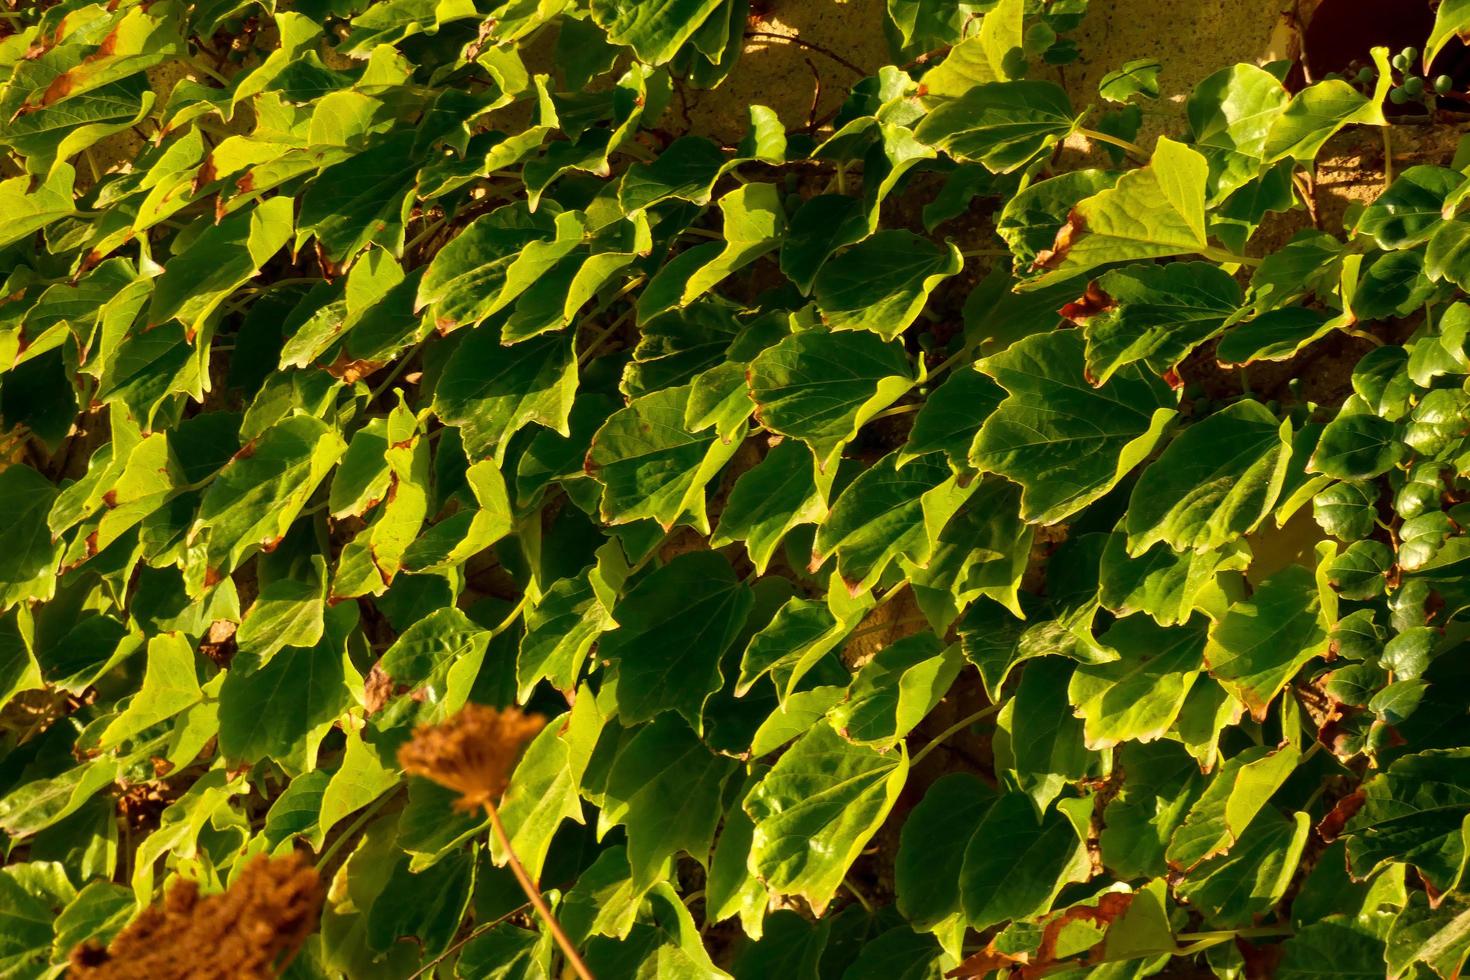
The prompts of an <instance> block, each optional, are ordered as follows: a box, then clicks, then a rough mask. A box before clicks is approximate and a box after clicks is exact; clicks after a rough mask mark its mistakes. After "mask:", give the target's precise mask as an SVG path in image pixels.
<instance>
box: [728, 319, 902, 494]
mask: <svg viewBox="0 0 1470 980" xmlns="http://www.w3.org/2000/svg"><path fill="white" fill-rule="evenodd" d="M911 371H912V369H911V367H910V365H909V360H908V357H907V356H906V355H905V354H904V351H903V348H902V346H900V345H898V344H889V343H885V342H884V341H882V340H881V339H879V338H878V337H876V336H874V335H872V334H870V333H867V332H866V331H863V332H860V333H855V334H851V335H838V334H832V333H826V332H817V331H806V332H803V333H794V334H792V335H791V336H789V337H787V338H785V339H784V340H782V341H781V342H780V343H778V344H776V345H775V346H773V347H768V348H766V349H765V350H764V351H762V352H761V353H760V354H759V355H758V356H757V357H756V358H755V360H754V361H752V362H751V364H750V371H749V373H748V375H747V377H748V379H749V383H750V397H751V398H752V399H754V401H755V404H756V419H757V420H758V421H759V422H760V424H761V425H763V426H765V427H766V428H767V429H769V430H771V431H772V432H776V433H779V434H780V435H784V436H790V437H792V438H794V439H800V440H802V441H803V442H805V443H806V444H807V445H809V446H811V447H812V451H813V452H814V453H815V454H816V457H817V461H818V464H819V466H820V467H821V468H822V469H824V470H827V469H830V465H831V463H832V461H833V460H834V459H835V458H836V455H837V453H838V452H839V450H840V449H841V447H842V446H843V445H844V444H845V443H847V442H848V441H849V440H851V439H853V438H854V437H855V436H856V435H857V432H858V429H860V428H862V426H863V424H864V423H866V422H867V421H868V420H869V419H871V418H872V417H873V416H874V415H877V414H878V413H879V412H880V411H882V410H883V409H885V408H887V407H888V406H889V405H892V404H893V403H894V402H895V401H897V400H898V399H899V398H900V397H902V396H903V395H904V394H905V393H906V392H907V391H908V390H909V389H910V388H912V387H913V384H914V381H913V375H912V373H911Z"/></svg>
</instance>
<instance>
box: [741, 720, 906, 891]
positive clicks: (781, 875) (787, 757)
mask: <svg viewBox="0 0 1470 980" xmlns="http://www.w3.org/2000/svg"><path fill="white" fill-rule="evenodd" d="M908 768H909V760H908V752H907V751H906V750H905V749H902V748H900V749H899V751H898V752H897V753H889V754H887V755H884V754H883V753H880V752H877V751H874V750H873V749H868V748H864V747H862V746H858V745H854V744H853V743H851V742H849V741H847V740H846V739H844V738H843V737H842V736H840V735H838V734H837V733H836V732H835V731H833V730H832V728H831V726H828V725H817V726H816V727H815V728H813V729H812V730H811V731H809V732H808V733H807V734H806V735H803V736H802V737H801V738H800V739H798V740H797V742H796V744H795V745H793V746H792V747H791V748H790V749H788V750H787V751H786V753H785V754H783V755H782V756H781V758H780V759H778V760H777V762H776V764H775V766H773V767H772V768H771V771H770V772H768V773H767V774H766V775H765V778H763V779H762V780H761V781H760V783H759V784H758V785H757V786H756V787H755V789H753V790H752V791H751V793H750V796H748V797H747V798H746V801H745V812H746V813H748V814H750V818H751V819H752V820H753V821H755V832H754V834H753V836H752V843H751V851H750V865H751V868H752V870H754V871H755V873H756V874H757V875H758V876H759V877H760V879H761V880H762V881H764V882H765V883H766V885H767V886H768V887H770V888H773V889H775V890H777V891H779V892H781V893H783V894H788V895H800V896H802V897H803V898H805V899H806V900H807V901H808V902H810V903H811V905H812V908H813V909H815V910H818V911H820V910H822V909H825V908H826V907H827V905H828V903H829V902H831V901H832V897H833V896H834V895H835V894H836V893H837V888H838V886H839V885H840V884H841V883H842V879H843V877H844V876H846V874H847V870H848V868H849V867H850V866H851V865H852V863H853V862H854V861H855V860H857V857H858V854H859V853H861V852H862V850H863V848H864V847H866V846H867V843H868V841H869V840H870V839H871V838H872V836H873V835H874V834H875V833H877V832H878V828H879V827H880V826H882V824H883V821H884V819H885V818H886V817H887V816H888V812H889V811H890V810H891V809H892V808H893V804H894V803H895V802H896V801H897V799H898V794H899V793H900V792H901V791H902V790H903V785H904V782H905V780H906V779H907V778H908Z"/></svg>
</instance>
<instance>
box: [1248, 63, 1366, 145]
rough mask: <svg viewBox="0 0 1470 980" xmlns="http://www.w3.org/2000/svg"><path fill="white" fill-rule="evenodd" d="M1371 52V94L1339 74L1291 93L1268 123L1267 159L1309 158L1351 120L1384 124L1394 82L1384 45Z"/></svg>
mask: <svg viewBox="0 0 1470 980" xmlns="http://www.w3.org/2000/svg"><path fill="white" fill-rule="evenodd" d="M1371 53H1372V56H1373V66H1374V68H1376V69H1377V72H1378V81H1377V82H1376V83H1375V84H1374V87H1373V94H1372V95H1370V96H1367V97H1365V96H1363V95H1361V94H1360V93H1359V92H1358V90H1357V89H1355V88H1353V87H1352V86H1351V85H1349V84H1348V83H1347V82H1345V81H1343V80H1342V79H1338V78H1333V79H1328V80H1327V81H1322V82H1317V83H1315V84H1313V85H1308V86H1307V87H1306V88H1304V89H1302V90H1301V91H1300V92H1298V93H1297V94H1296V95H1294V96H1292V97H1291V101H1290V102H1288V103H1287V104H1286V108H1285V109H1283V110H1282V111H1281V114H1280V115H1279V116H1277V117H1276V120H1275V121H1274V122H1273V123H1272V124H1271V131H1270V132H1269V133H1268V134H1267V136H1266V145H1265V147H1264V153H1265V162H1266V163H1275V162H1276V161H1277V160H1281V159H1283V158H1285V157H1291V158H1292V159H1293V160H1297V161H1300V162H1307V161H1310V160H1311V159H1312V158H1313V157H1315V156H1316V155H1317V151H1318V150H1320V149H1321V148H1322V144H1323V143H1326V142H1327V140H1328V138H1329V137H1330V136H1332V134H1333V133H1335V132H1337V131H1338V130H1340V129H1342V128H1343V127H1344V126H1348V125H1351V124H1353V123H1358V124H1361V125H1365V126H1385V125H1387V121H1386V120H1385V119H1384V117H1383V99H1384V97H1385V96H1387V95H1388V89H1389V86H1390V85H1391V84H1392V83H1393V71H1392V69H1391V68H1390V67H1389V64H1388V49H1387V48H1374V49H1373V50H1372V52H1371Z"/></svg>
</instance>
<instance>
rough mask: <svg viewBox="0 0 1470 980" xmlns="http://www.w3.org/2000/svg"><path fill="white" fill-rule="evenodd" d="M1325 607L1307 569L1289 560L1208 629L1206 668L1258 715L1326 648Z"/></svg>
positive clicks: (1258, 717)
mask: <svg viewBox="0 0 1470 980" xmlns="http://www.w3.org/2000/svg"><path fill="white" fill-rule="evenodd" d="M1328 626H1330V620H1329V612H1328V611H1327V610H1325V609H1324V608H1323V605H1322V599H1321V597H1320V595H1319V593H1318V590H1317V582H1316V579H1315V578H1314V577H1313V575H1312V573H1311V572H1310V571H1308V570H1307V569H1305V568H1302V567H1301V566H1300V565H1288V566H1287V567H1286V568H1284V569H1282V570H1281V571H1279V572H1277V573H1276V574H1275V575H1272V576H1271V577H1270V578H1268V579H1267V580H1266V581H1264V582H1262V583H1261V585H1260V587H1259V588H1258V589H1256V591H1255V594H1254V595H1252V596H1251V597H1250V598H1249V599H1242V600H1240V601H1239V602H1236V603H1235V604H1234V605H1232V606H1231V607H1230V608H1229V610H1227V611H1226V613H1225V617H1224V618H1223V619H1221V620H1220V621H1219V622H1218V623H1216V624H1215V625H1214V626H1213V627H1212V628H1211V629H1210V641H1209V643H1208V644H1207V645H1206V646H1205V662H1206V663H1207V664H1208V665H1209V671H1210V674H1211V675H1212V676H1213V677H1214V678H1215V679H1216V680H1218V681H1219V682H1220V683H1221V684H1222V685H1223V686H1224V688H1225V689H1226V690H1227V691H1229V692H1230V693H1231V694H1232V695H1233V696H1234V697H1235V698H1237V699H1238V700H1239V701H1241V702H1242V703H1243V704H1244V705H1245V706H1246V707H1247V708H1249V709H1250V711H1251V714H1252V715H1254V716H1255V717H1256V719H1257V720H1260V719H1263V718H1265V717H1266V709H1267V707H1268V706H1269V705H1270V703H1271V701H1272V699H1273V698H1275V697H1276V695H1277V694H1278V693H1279V692H1280V691H1281V689H1282V688H1283V687H1284V686H1285V685H1286V682H1287V681H1289V680H1290V679H1291V678H1292V676H1293V675H1294V674H1296V672H1297V670H1298V669H1299V668H1300V667H1302V666H1303V665H1304V664H1306V663H1307V662H1308V661H1310V660H1312V659H1314V658H1316V657H1319V656H1321V655H1322V654H1324V653H1325V652H1326V650H1327V628H1328Z"/></svg>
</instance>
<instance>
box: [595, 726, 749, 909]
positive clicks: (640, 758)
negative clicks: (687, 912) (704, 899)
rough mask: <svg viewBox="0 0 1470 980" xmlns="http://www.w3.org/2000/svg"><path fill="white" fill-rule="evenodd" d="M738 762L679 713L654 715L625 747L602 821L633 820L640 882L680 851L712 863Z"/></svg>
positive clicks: (632, 862) (634, 864)
mask: <svg viewBox="0 0 1470 980" xmlns="http://www.w3.org/2000/svg"><path fill="white" fill-rule="evenodd" d="M735 767H736V763H735V760H733V759H723V758H720V757H719V756H716V755H715V754H713V753H712V752H710V750H709V749H707V748H706V747H705V746H704V743H703V742H701V741H700V740H699V739H698V738H697V737H696V736H695V734H694V733H693V732H692V731H690V730H689V727H688V726H687V725H685V724H684V722H683V721H681V720H680V719H678V718H676V717H674V716H673V715H667V714H665V715H661V716H659V717H658V718H656V719H654V720H653V722H652V723H650V724H648V725H647V726H645V727H643V728H641V729H639V730H638V732H637V734H635V735H634V736H633V737H632V739H630V740H629V741H628V742H627V744H626V745H624V746H623V747H622V749H621V751H619V752H618V755H617V758H616V759H615V760H613V763H612V770H611V772H610V773H609V774H608V777H607V788H606V790H605V792H604V797H603V804H602V811H601V814H600V815H599V817H598V828H599V832H600V833H606V831H607V830H608V829H609V828H611V827H614V826H617V825H618V824H625V825H626V826H627V832H628V863H629V866H630V867H631V868H632V874H633V887H634V888H635V889H642V888H647V887H648V886H649V885H651V884H653V883H654V882H655V881H657V880H658V877H659V873H660V871H661V870H662V868H663V865H664V863H665V862H666V861H667V860H668V859H669V858H670V857H672V856H674V855H676V854H678V853H679V852H681V851H682V852H684V853H687V854H689V855H690V856H691V857H693V858H694V859H695V860H696V861H698V862H699V863H700V864H701V865H703V866H705V867H706V868H708V866H709V854H710V848H711V846H712V845H713V844H714V837H715V827H716V826H717V825H718V824H719V821H720V815H721V813H722V810H721V807H720V794H721V791H722V790H723V788H724V785H725V781H726V780H728V779H729V778H730V774H731V773H732V772H734V771H735Z"/></svg>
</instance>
